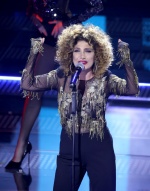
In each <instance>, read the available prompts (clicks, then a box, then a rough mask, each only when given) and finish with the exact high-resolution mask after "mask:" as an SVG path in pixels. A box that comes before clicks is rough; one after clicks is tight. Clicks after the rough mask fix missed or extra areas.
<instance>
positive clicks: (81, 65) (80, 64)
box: [76, 62, 84, 70]
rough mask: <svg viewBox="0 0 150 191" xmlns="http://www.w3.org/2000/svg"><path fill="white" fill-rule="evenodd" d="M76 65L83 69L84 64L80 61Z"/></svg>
mask: <svg viewBox="0 0 150 191" xmlns="http://www.w3.org/2000/svg"><path fill="white" fill-rule="evenodd" d="M76 67H77V68H78V67H79V68H81V70H84V64H83V63H82V62H79V63H78V64H77V66H76Z"/></svg>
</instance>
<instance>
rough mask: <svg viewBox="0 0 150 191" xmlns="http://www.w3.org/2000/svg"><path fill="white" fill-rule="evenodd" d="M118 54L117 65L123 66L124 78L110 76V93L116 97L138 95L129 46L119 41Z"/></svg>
mask: <svg viewBox="0 0 150 191" xmlns="http://www.w3.org/2000/svg"><path fill="white" fill-rule="evenodd" d="M118 53H119V56H120V61H119V62H118V63H117V64H118V65H120V67H121V66H124V68H125V71H126V78H125V79H121V78H119V77H117V76H116V75H113V74H111V75H110V78H109V89H110V92H111V93H113V94H116V95H138V93H139V85H138V77H137V73H136V71H135V69H134V66H133V62H132V61H131V59H130V50H129V45H128V44H127V43H125V42H123V41H121V40H120V39H119V41H118Z"/></svg>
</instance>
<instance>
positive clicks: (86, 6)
mask: <svg viewBox="0 0 150 191" xmlns="http://www.w3.org/2000/svg"><path fill="white" fill-rule="evenodd" d="M80 4H81V6H80ZM102 10H103V4H102V1H101V0H70V1H69V0H54V1H51V0H28V7H27V15H28V16H29V17H30V18H31V20H32V22H33V24H34V25H35V27H36V28H37V31H38V33H37V36H38V37H44V38H45V43H44V45H43V47H44V50H43V52H42V55H41V54H38V56H37V58H36V66H35V69H34V74H35V75H40V74H44V73H47V72H49V71H51V70H52V69H54V68H56V67H57V65H56V64H55V62H54V57H55V45H56V40H57V37H58V35H59V34H60V33H61V32H62V30H63V28H65V27H66V26H69V25H70V24H76V23H82V22H83V21H86V20H87V19H88V18H90V17H92V16H93V15H96V14H98V13H99V12H100V11H102ZM75 13H77V14H75ZM35 38H36V37H35ZM42 95H43V92H40V93H38V99H34V98H35V97H36V96H37V94H36V93H35V94H34V93H33V92H30V93H28V96H27V97H26V100H25V104H24V108H23V114H22V122H21V129H20V135H19V138H18V142H17V146H16V149H15V153H14V156H13V158H12V160H11V161H10V162H9V163H8V164H7V165H6V167H5V169H6V170H7V171H13V172H14V171H19V172H21V169H20V166H21V163H22V161H23V159H24V157H25V156H26V154H30V151H31V149H32V145H31V143H30V142H29V135H30V132H31V129H32V127H33V125H34V122H35V120H36V118H37V116H38V114H39V112H40V109H41V104H42V99H41V98H42Z"/></svg>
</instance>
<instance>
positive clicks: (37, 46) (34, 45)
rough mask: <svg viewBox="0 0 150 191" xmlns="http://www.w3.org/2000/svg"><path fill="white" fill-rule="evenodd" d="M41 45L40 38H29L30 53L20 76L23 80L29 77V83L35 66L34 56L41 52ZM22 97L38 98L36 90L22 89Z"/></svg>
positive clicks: (31, 80)
mask: <svg viewBox="0 0 150 191" xmlns="http://www.w3.org/2000/svg"><path fill="white" fill-rule="evenodd" d="M42 52H43V46H42V42H41V38H36V39H35V38H31V49H30V54H29V56H28V59H27V64H26V67H25V69H24V70H23V71H22V78H21V81H23V80H24V79H25V78H29V85H31V84H32V82H33V69H34V66H35V62H36V58H37V55H38V53H41V54H42ZM22 93H23V97H31V99H34V98H37V99H39V96H38V92H33V91H27V90H23V92H22Z"/></svg>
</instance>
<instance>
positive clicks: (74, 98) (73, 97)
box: [72, 84, 77, 191]
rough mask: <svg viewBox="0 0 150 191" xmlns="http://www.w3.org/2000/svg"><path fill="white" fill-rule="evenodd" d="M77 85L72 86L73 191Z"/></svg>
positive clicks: (73, 184)
mask: <svg viewBox="0 0 150 191" xmlns="http://www.w3.org/2000/svg"><path fill="white" fill-rule="evenodd" d="M76 110H77V107H76V85H75V84H74V86H73V87H72V119H73V127H72V191H74V190H75V183H74V179H75V168H74V167H75V162H74V159H75V115H76Z"/></svg>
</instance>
